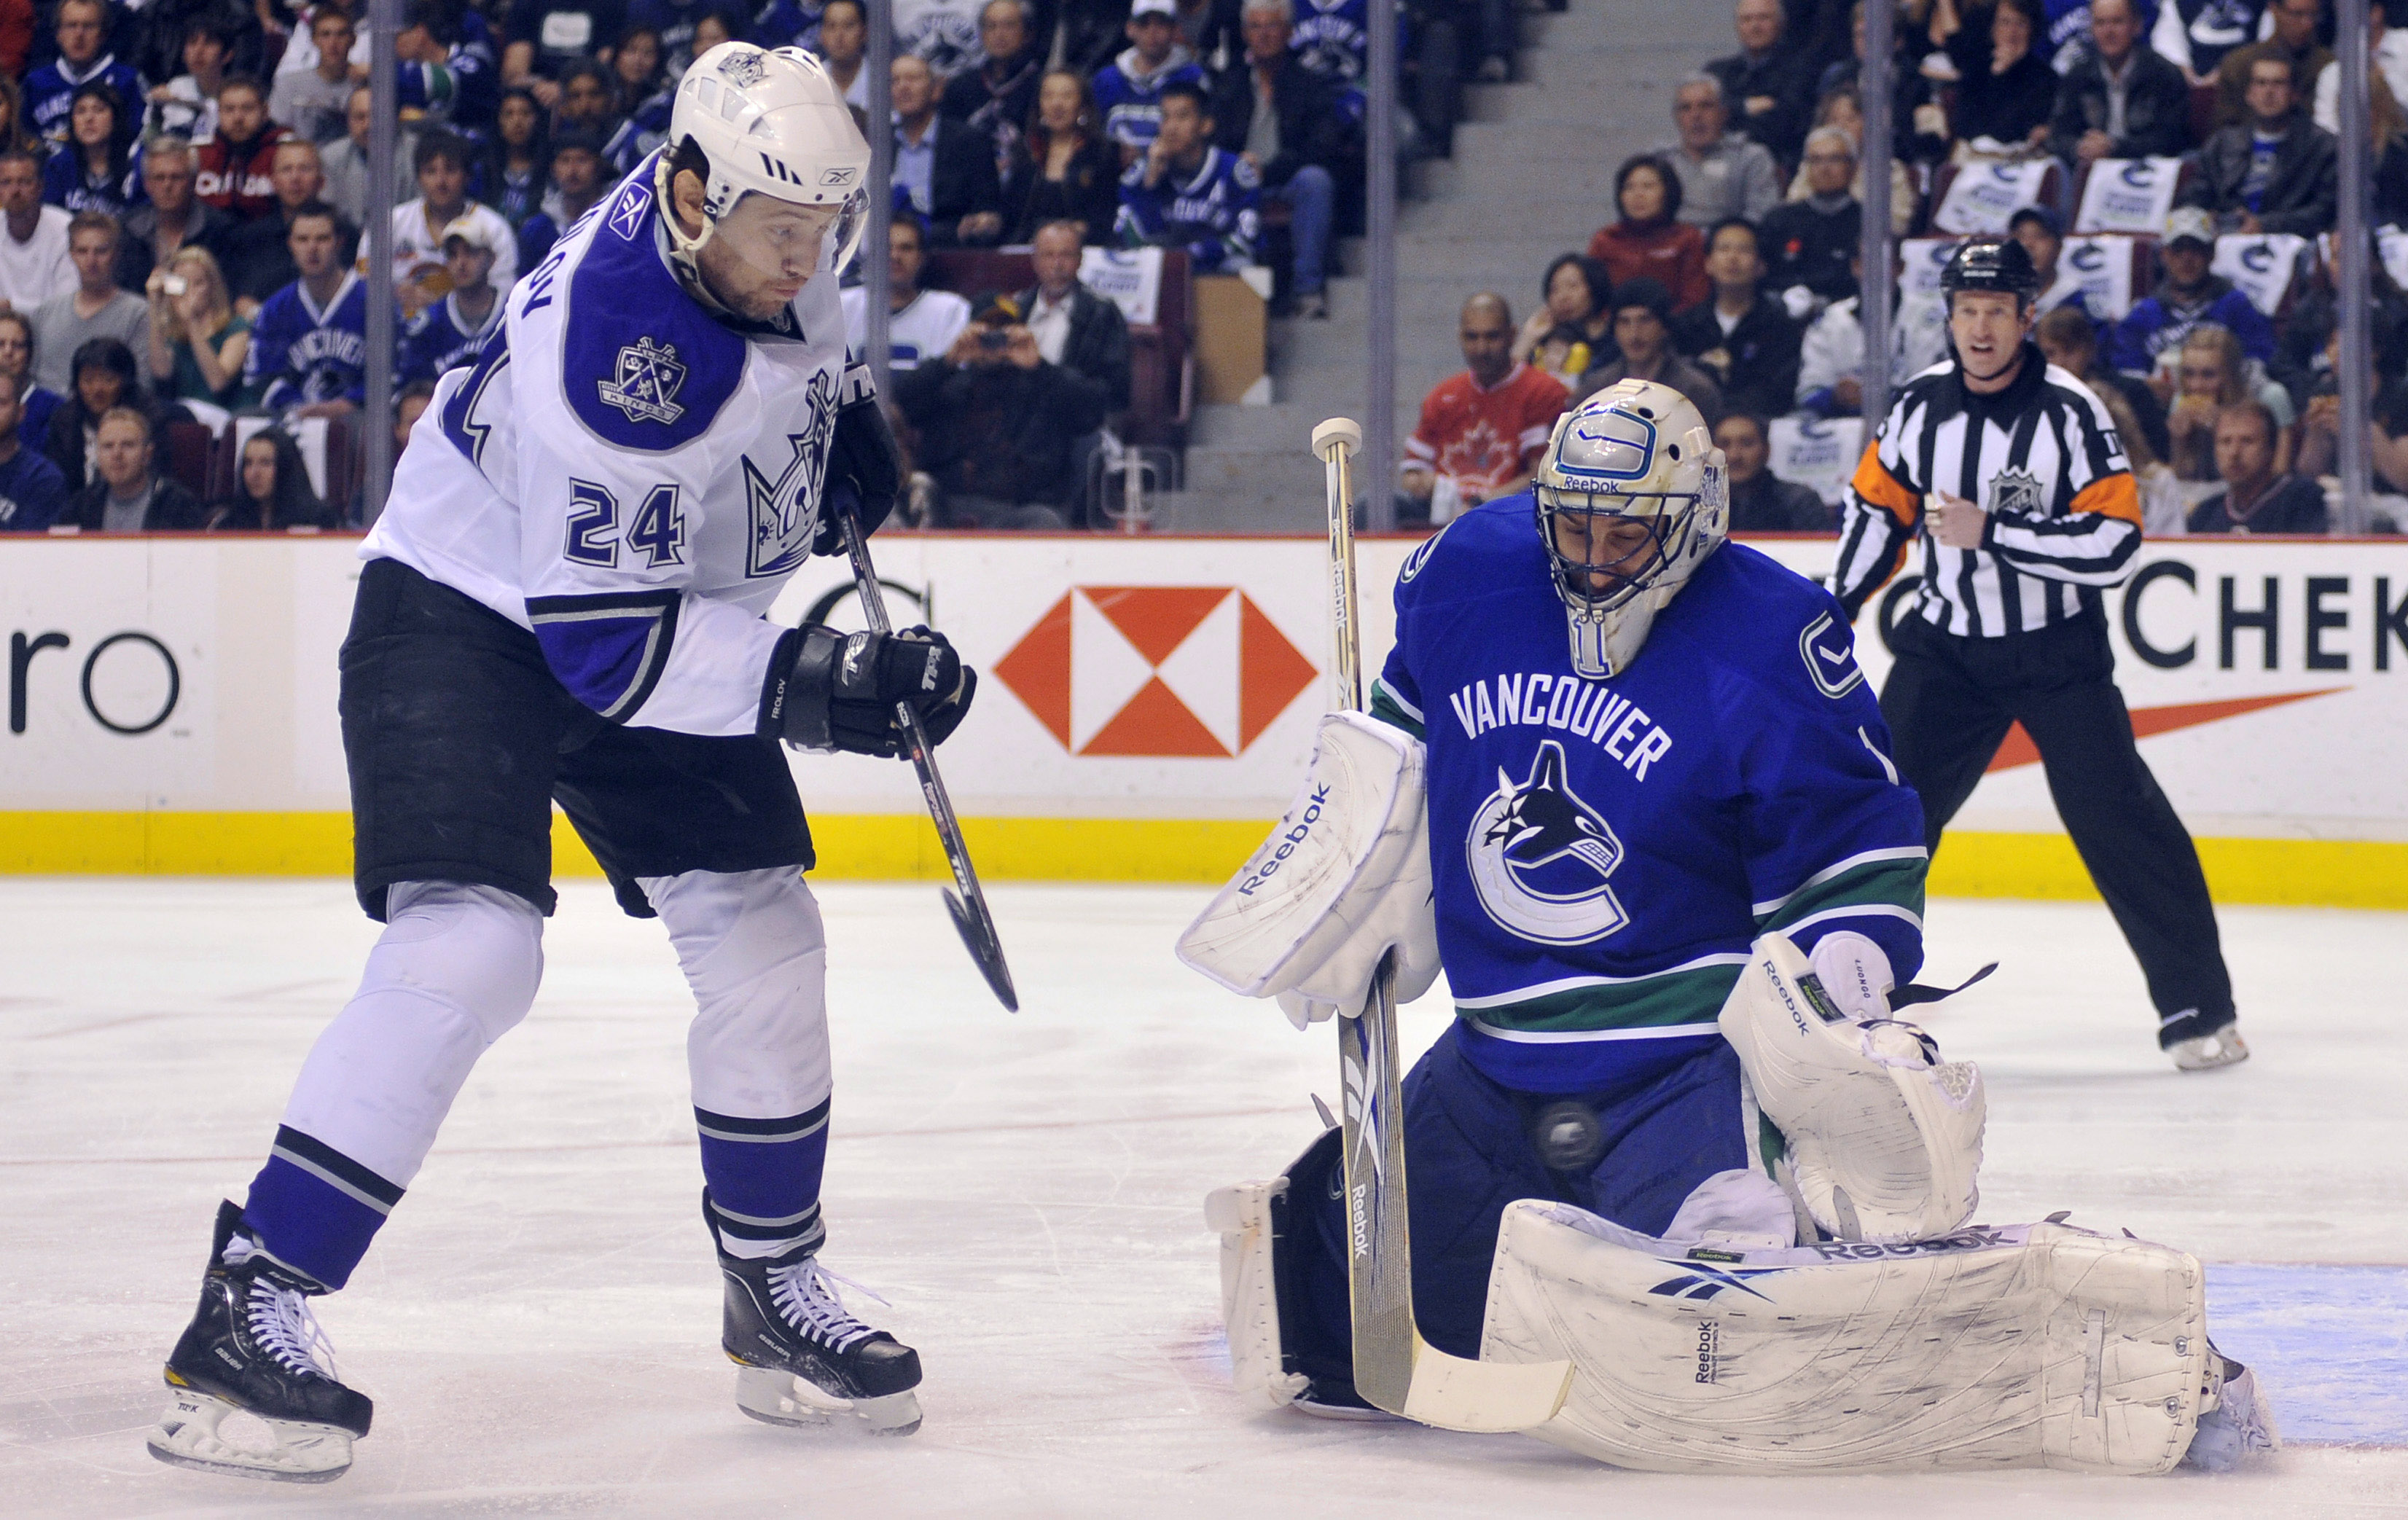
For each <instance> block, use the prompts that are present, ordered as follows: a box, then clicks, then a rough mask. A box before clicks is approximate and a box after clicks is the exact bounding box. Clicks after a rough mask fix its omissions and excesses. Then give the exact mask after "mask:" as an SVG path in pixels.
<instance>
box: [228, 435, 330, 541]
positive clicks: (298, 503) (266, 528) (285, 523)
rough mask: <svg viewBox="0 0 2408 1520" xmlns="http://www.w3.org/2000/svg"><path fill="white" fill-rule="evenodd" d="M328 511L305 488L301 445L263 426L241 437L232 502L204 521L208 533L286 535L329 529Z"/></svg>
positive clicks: (306, 471) (306, 480)
mask: <svg viewBox="0 0 2408 1520" xmlns="http://www.w3.org/2000/svg"><path fill="white" fill-rule="evenodd" d="M336 517H337V514H336V513H335V511H334V510H333V509H331V508H329V507H328V506H327V505H326V504H325V503H324V502H322V501H320V500H319V499H318V494H317V493H316V492H315V491H312V490H310V489H309V466H308V465H306V464H304V463H303V462H302V459H301V446H300V445H299V444H297V443H295V442H294V441H293V435H292V434H290V433H287V432H286V431H284V429H282V428H280V427H265V428H262V429H260V430H259V431H258V432H256V433H253V434H252V435H251V437H248V438H245V439H244V440H243V443H242V457H241V460H240V462H239V463H238V464H237V465H236V467H235V475H234V499H233V500H231V501H228V502H224V503H222V504H221V505H220V506H219V507H218V509H217V510H216V513H215V515H213V516H212V517H210V519H209V523H208V531H209V532H211V533H286V532H290V531H291V530H293V529H294V528H331V527H333V526H335V525H336Z"/></svg>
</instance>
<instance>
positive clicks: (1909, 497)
mask: <svg viewBox="0 0 2408 1520" xmlns="http://www.w3.org/2000/svg"><path fill="white" fill-rule="evenodd" d="M1934 491H1941V492H1945V493H1947V494H1948V495H1953V496H1961V497H1964V498H1965V499H1966V500H1968V501H1971V502H1974V503H1977V504H1978V505H1979V506H1981V508H1982V509H1984V510H1985V511H1986V512H1988V513H1989V524H1988V526H1987V527H1986V528H1985V529H1984V531H1983V534H1982V547H1980V548H1979V549H1947V548H1943V547H1942V546H1941V545H1940V544H1938V543H1935V542H1934V541H1933V540H1932V538H1931V535H1930V533H1929V531H1928V529H1927V527H1926V526H1925V523H1924V512H1923V504H1924V498H1925V497H1926V495H1928V494H1930V493H1931V492H1934ZM1916 539H1920V540H1921V541H1922V544H1923V563H1922V570H1923V584H1922V587H1921V589H1920V590H1918V591H1917V592H1916V594H1915V600H1914V616H1916V617H1919V618H1921V619H1922V620H1923V621H1924V622H1926V623H1928V624H1931V625H1932V626H1933V627H1935V628H1940V629H1943V630H1945V631H1946V632H1949V633H1952V634H1959V635H1963V636H1966V637H1969V638H1999V637H2001V636H2004V635H2007V634H2014V633H2031V632H2034V631H2036V630H2038V629H2041V628H2045V627H2049V626H2052V625H2054V624H2060V623H2067V622H2071V621H2072V620H2073V619H2075V618H2078V617H2083V616H2095V615H2097V611H2098V608H2099V592H2100V588H2101V587H2105V586H2113V585H2114V584H2116V583H2118V582H2119V581H2122V580H2123V579H2124V577H2125V576H2126V575H2128V574H2129V573H2130V571H2131V568H2132V562H2133V558H2134V556H2135V555H2136V554H2137V553H2138V552H2139V551H2140V547H2141V498H2140V492H2139V489H2138V488H2137V487H2136V486H2135V485H2134V484H2133V481H2132V474H2131V468H2130V466H2128V464H2127V463H2126V461H2125V458H2124V446H2123V444H2122V443H2121V442H2120V441H2118V440H2117V438H2116V437H2115V428H2114V423H2112V422H2111V421H2110V420H2109V418H2108V415H2107V409H2106V408H2105V407H2103V406H2101V405H2100V401H2099V398H2098V397H2097V396H2095V395H2093V394H2090V392H2089V391H2088V390H2086V389H2085V388H2084V386H2083V384H2082V382H2081V381H2079V380H2075V379H2074V378H2073V377H2072V376H2071V375H2069V374H2067V373H2066V372H2065V371H2064V370H2062V369H2059V368H2057V367H2056V366H2053V365H2048V364H2046V363H2044V362H2043V361H2042V358H2041V354H2040V351H2039V350H2038V349H2037V348H2034V347H2032V346H2030V345H2028V344H2027V345H2026V347H2025V350H2024V364H2023V372H2022V373H2021V374H2019V375H2017V376H2016V377H2015V380H2014V383H2013V384H2012V385H2009V386H2008V387H2007V388H2006V389H2005V390H2003V391H2000V392H1999V393H1997V394H1994V395H1974V394H1971V393H1969V392H1968V391H1967V390H1966V389H1965V382H1964V380H1963V377H1962V376H1961V374H1960V373H1959V371H1958V369H1957V364H1956V361H1954V360H1950V361H1948V362H1947V363H1944V364H1939V365H1934V366H1932V367H1930V368H1929V369H1927V370H1925V371H1924V372H1923V373H1921V374H1919V375H1917V376H1915V377H1914V379H1913V380H1908V381H1907V382H1906V386H1905V389H1904V390H1902V391H1901V392H1900V393H1899V396H1898V400H1897V402H1896V403H1895V404H1894V405H1893V406H1892V407H1891V408H1890V412H1889V416H1888V417H1887V418H1886V419H1885V421H1884V422H1883V423H1882V425H1881V429H1880V431H1879V432H1878V433H1877V434H1876V435H1875V436H1874V438H1873V440H1872V441H1871V443H1869V444H1867V445H1866V446H1865V454H1864V458H1863V459H1862V460H1861V461H1860V462H1859V463H1858V464H1857V466H1856V478H1855V479H1854V480H1852V481H1850V482H1849V491H1848V500H1847V505H1846V507H1845V509H1843V510H1842V513H1841V520H1840V559H1839V565H1838V567H1837V571H1836V573H1835V575H1834V576H1833V589H1834V590H1835V591H1836V592H1837V593H1838V595H1839V597H1840V601H1841V603H1842V605H1843V606H1844V607H1845V608H1846V609H1848V612H1849V614H1850V615H1851V616H1854V615H1855V614H1856V611H1857V610H1858V609H1861V608H1862V607H1863V606H1864V604H1865V602H1866V600H1867V599H1868V598H1870V597H1871V595H1873V593H1875V592H1877V591H1879V590H1880V589H1881V588H1882V586H1883V585H1884V584H1885V582H1886V581H1888V580H1889V579H1890V577H1892V576H1893V575H1896V574H1897V573H1898V571H1899V567H1900V566H1903V565H1904V564H1905V563H1906V550H1907V545H1908V544H1909V543H1910V542H1912V541H1914V540H1916Z"/></svg>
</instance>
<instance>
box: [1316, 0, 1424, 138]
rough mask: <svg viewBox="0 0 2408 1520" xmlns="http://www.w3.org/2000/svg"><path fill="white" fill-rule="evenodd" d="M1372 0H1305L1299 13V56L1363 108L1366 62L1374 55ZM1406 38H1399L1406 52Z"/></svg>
mask: <svg viewBox="0 0 2408 1520" xmlns="http://www.w3.org/2000/svg"><path fill="white" fill-rule="evenodd" d="M1370 10H1371V7H1370V4H1369V0H1304V4H1303V5H1302V6H1301V7H1298V8H1297V17H1296V41H1295V42H1294V43H1293V44H1291V46H1293V47H1294V48H1295V49H1296V53H1297V58H1298V59H1299V60H1301V61H1302V63H1303V64H1304V66H1305V67H1307V68H1309V69H1311V70H1312V72H1313V73H1315V74H1317V75H1319V76H1321V79H1322V80H1323V81H1324V82H1325V83H1326V84H1327V85H1328V86H1329V87H1330V88H1331V89H1333V90H1341V91H1346V92H1349V93H1353V94H1354V95H1355V97H1356V99H1355V103H1353V104H1351V105H1350V109H1353V110H1356V111H1359V110H1360V109H1361V106H1360V104H1359V102H1360V98H1361V94H1362V91H1361V88H1360V87H1361V83H1362V79H1363V69H1364V65H1365V64H1366V63H1367V62H1368V60H1369V57H1370V47H1371V33H1370V24H1371V20H1370ZM1403 42H1404V38H1403V37H1402V36H1399V37H1398V52H1400V53H1401V52H1402V51H1403V50H1404V48H1403Z"/></svg>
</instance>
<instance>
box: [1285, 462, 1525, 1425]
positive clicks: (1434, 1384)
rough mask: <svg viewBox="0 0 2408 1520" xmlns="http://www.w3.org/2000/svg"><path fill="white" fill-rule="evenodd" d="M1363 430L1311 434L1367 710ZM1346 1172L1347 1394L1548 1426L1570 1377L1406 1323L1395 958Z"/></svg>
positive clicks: (1421, 1417)
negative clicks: (1358, 553) (1358, 497)
mask: <svg viewBox="0 0 2408 1520" xmlns="http://www.w3.org/2000/svg"><path fill="white" fill-rule="evenodd" d="M1362 446H1363V429H1362V428H1361V427H1360V426H1359V425H1357V424H1356V423H1355V422H1354V421H1352V420H1351V419H1349V418H1344V417H1332V418H1330V419H1329V420H1328V421H1327V422H1325V423H1322V424H1321V425H1320V426H1319V427H1316V428H1314V429H1313V430H1312V452H1314V453H1316V454H1318V455H1320V456H1321V461H1322V463H1323V465H1325V466H1326V480H1327V487H1328V497H1329V589H1330V604H1329V609H1330V621H1331V634H1332V643H1333V650H1332V653H1333V656H1334V657H1333V659H1332V661H1331V665H1330V675H1331V679H1332V681H1333V683H1334V685H1335V688H1336V692H1335V695H1336V701H1337V705H1338V706H1340V707H1341V708H1345V709H1348V710H1359V709H1361V708H1362V706H1363V672H1362V638H1361V628H1360V624H1358V623H1357V622H1356V619H1355V606H1356V602H1355V509H1354V502H1355V492H1354V485H1353V475H1354V471H1353V469H1352V467H1351V466H1352V465H1353V458H1354V454H1355V451H1356V450H1358V449H1360V448H1362ZM1335 1022H1336V1023H1337V1025H1338V1062H1339V1080H1340V1083H1342V1085H1343V1093H1344V1108H1345V1119H1344V1125H1345V1134H1344V1135H1343V1136H1342V1137H1341V1140H1342V1144H1341V1147H1340V1149H1341V1151H1342V1154H1343V1155H1344V1158H1345V1166H1346V1240H1347V1251H1346V1271H1347V1284H1346V1285H1347V1298H1348V1301H1349V1303H1350V1304H1351V1306H1352V1310H1353V1320H1354V1331H1355V1392H1356V1393H1358V1394H1360V1395H1362V1397H1363V1398H1365V1399H1366V1400H1367V1401H1368V1402H1369V1403H1371V1404H1372V1405H1374V1406H1376V1407H1377V1408H1380V1409H1383V1410H1386V1411H1387V1412H1389V1413H1391V1414H1401V1415H1403V1416H1404V1417H1405V1418H1407V1419H1409V1420H1418V1421H1420V1422H1421V1423H1422V1424H1424V1425H1434V1426H1439V1427H1443V1428H1445V1429H1449V1430H1473V1431H1484V1432H1501V1431H1508V1430H1527V1429H1528V1428H1529V1427H1532V1426H1535V1425H1543V1424H1545V1423H1546V1422H1547V1421H1548V1420H1551V1419H1553V1418H1555V1412H1556V1411H1557V1410H1559V1409H1561V1408H1562V1407H1563V1402H1564V1396H1565V1395H1566V1394H1567V1393H1569V1392H1570V1389H1571V1381H1572V1366H1571V1363H1570V1362H1568V1361H1557V1362H1527V1363H1516V1362H1484V1361H1473V1360H1467V1359H1466V1358H1464V1357H1461V1356H1451V1355H1447V1354H1446V1353H1445V1352H1442V1351H1440V1350H1439V1349H1438V1348H1436V1347H1435V1346H1432V1345H1431V1344H1430V1343H1429V1342H1428V1341H1425V1340H1423V1339H1422V1334H1421V1330H1420V1328H1419V1326H1416V1325H1415V1324H1414V1323H1413V1258H1412V1240H1411V1239H1410V1237H1409V1235H1408V1232H1407V1227H1406V1214H1405V1130H1404V1107H1405V1106H1404V1090H1403V1081H1402V1078H1401V1075H1400V1073H1399V1072H1398V1060H1397V1002H1396V953H1395V952H1394V951H1391V952H1390V953H1389V954H1387V955H1386V956H1384V957H1383V959H1382V960H1381V962H1380V969H1379V971H1378V973H1377V974H1376V975H1375V976H1374V977H1373V978H1372V981H1371V994H1370V997H1369V1000H1368V1001H1367V1002H1366V1003H1365V1005H1364V1009H1363V1011H1362V1013H1361V1014H1360V1015H1359V1016H1357V1017H1355V1018H1346V1019H1339V1020H1337V1021H1335Z"/></svg>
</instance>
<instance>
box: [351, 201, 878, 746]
mask: <svg viewBox="0 0 2408 1520" xmlns="http://www.w3.org/2000/svg"><path fill="white" fill-rule="evenodd" d="M652 164H653V159H652V157H647V158H646V159H645V160H644V161H643V162H642V163H641V164H639V165H637V166H636V169H635V172H633V173H632V174H630V175H629V176H628V177H627V178H626V179H624V181H622V182H621V184H620V185H619V187H618V189H617V190H615V191H613V192H612V193H611V194H609V196H608V197H607V198H605V199H604V200H603V201H602V202H600V203H599V204H598V205H596V206H595V208H594V209H593V210H591V211H589V212H587V213H586V215H585V216H584V217H583V218H581V220H580V221H579V222H577V224H576V225H575V226H573V227H571V228H570V229H569V230H568V232H567V233H566V235H565V236H564V237H562V238H561V239H560V242H559V243H558V245H557V246H555V247H554V248H553V250H552V252H551V254H550V255H549V256H547V257H546V258H545V259H544V261H543V263H542V264H540V265H538V266H537V267H536V269H535V270H534V271H533V272H531V273H530V274H528V275H527V276H526V277H525V278H524V279H523V280H520V281H519V283H518V285H517V287H516V288H515V289H514V290H512V291H511V293H510V294H509V305H508V310H509V315H508V316H507V318H506V319H505V321H504V323H503V327H502V330H501V331H500V332H498V333H496V334H495V336H494V337H493V338H492V339H491V340H490V341H488V343H487V344H486V346H485V350H484V352H483V353H482V355H481V356H480V358H479V359H478V362H477V363H476V364H475V365H473V366H469V367H466V368H463V369H455V370H452V371H451V372H450V373H448V374H446V375H444V376H443V378H442V379H441V380H438V381H437V385H436V394H435V400H434V403H433V404H432V405H431V406H429V407H428V408H427V409H426V413H425V415H424V416H423V417H422V418H420V419H419V422H418V424H417V428H416V430H415V432H414V433H413V435H412V437H411V438H410V447H409V451H408V452H406V453H404V454H403V456H402V459H401V462H400V465H399V466H398V468H397V469H396V470H395V472H394V482H393V493H392V495H391V497H390V499H389V501H388V502H387V504H386V507H385V510H384V514H383V516H382V517H380V519H379V520H378V522H377V525H376V528H375V530H374V531H373V532H372V533H370V534H369V535H368V538H367V539H366V542H365V543H364V544H363V545H362V546H361V549H360V556H361V558H363V559H379V558H390V559H396V560H399V561H401V562H402V563H403V564H405V565H408V566H410V567H411V568H413V569H415V570H417V571H419V572H420V573H421V574H423V575H424V576H426V577H428V578H429V579H431V580H434V581H439V582H441V583H442V584H444V585H447V586H451V587H452V588H454V589H455V590H458V591H460V592H463V593H465V594H466V595H469V596H472V597H474V598H475V599H476V600H478V601H480V602H481V603H483V604H484V605H485V606H487V607H489V608H492V609H494V610H495V612H498V613H500V614H501V615H502V616H503V617H506V618H508V619H509V620H510V621H511V622H513V623H516V624H519V625H520V626H521V627H523V628H528V629H531V630H532V631H533V632H534V634H535V636H536V638H537V640H538V643H539V644H540V645H541V646H542V649H543V654H544V658H545V660H546V661H547V662H548V663H549V664H550V666H551V667H552V672H553V674H555V675H556V676H558V677H559V678H560V681H561V683H562V684H563V685H564V686H566V688H567V689H568V691H569V692H570V693H571V694H572V695H575V696H576V697H577V699H578V700H579V701H581V702H582V703H584V704H585V705H586V706H587V707H589V708H591V709H593V710H595V711H596V712H598V713H600V714H602V715H603V716H604V717H606V718H609V719H610V720H611V721H613V722H615V723H622V724H634V725H637V726H640V727H646V728H667V729H675V730H677V731H680V732H682V733H690V734H710V735H732V734H750V733H753V732H755V731H756V728H757V724H758V721H759V712H760V709H761V703H762V693H763V689H764V686H765V684H766V681H767V674H768V665H769V656H770V652H771V651H772V649H773V648H774V647H775V646H776V644H777V642H778V638H779V636H780V635H781V633H783V632H784V631H785V630H783V629H781V628H780V627H777V626H775V625H773V624H770V623H768V622H767V621H765V619H764V617H763V614H764V613H766V612H767V610H768V609H769V605H770V603H772V602H773V601H775V600H776V599H777V595H778V591H779V588H780V587H781V586H782V585H784V583H785V581H786V580H787V578H788V577H789V576H791V575H792V574H793V573H794V572H795V570H796V569H797V568H798V567H800V566H801V565H802V563H803V561H804V560H805V558H807V557H808V556H809V555H810V548H811V538H812V536H813V534H814V533H815V532H816V531H817V529H818V526H819V513H820V489H821V483H822V480H823V478H824V475H825V473H826V467H827V454H828V444H829V440H830V438H831V437H832V436H833V435H834V433H835V430H836V414H837V409H838V408H839V405H840V404H841V403H842V402H843V401H844V400H845V399H847V398H857V397H860V396H863V395H867V394H868V390H869V383H870V381H869V372H868V370H867V366H855V367H853V368H852V369H851V370H849V371H848V370H847V368H846V367H845V363H844V359H845V345H844V322H843V318H842V316H841V314H840V313H839V308H838V301H837V288H836V287H837V281H836V277H835V275H834V274H833V273H832V272H828V271H823V272H821V273H820V274H817V275H815V276H813V277H812V278H811V280H810V282H809V283H808V284H806V285H804V287H803V289H802V294H799V295H798V296H796V299H795V303H794V305H793V307H792V308H790V313H789V314H790V316H791V317H792V319H793V321H792V323H789V324H788V326H789V328H790V331H789V332H788V333H786V334H780V333H777V332H773V331H771V330H770V329H769V328H767V327H766V326H761V327H755V328H753V329H752V330H751V331H749V332H739V331H738V330H736V329H734V328H732V327H730V326H728V325H726V324H725V323H722V322H720V321H718V320H716V319H714V318H713V317H712V316H711V314H710V312H709V311H708V310H706V309H705V308H703V306H702V305H701V304H700V303H699V302H697V301H695V299H694V298H693V297H692V296H691V295H689V294H686V292H685V291H684V289H683V288H682V287H681V286H680V285H679V283H678V280H677V277H676V276H675V275H674V274H673V273H672V272H671V271H670V268H669V265H668V256H667V244H666V239H665V236H664V234H663V232H662V230H661V228H660V225H659V220H658V216H657V214H656V213H655V211H654V208H653V190H652Z"/></svg>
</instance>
